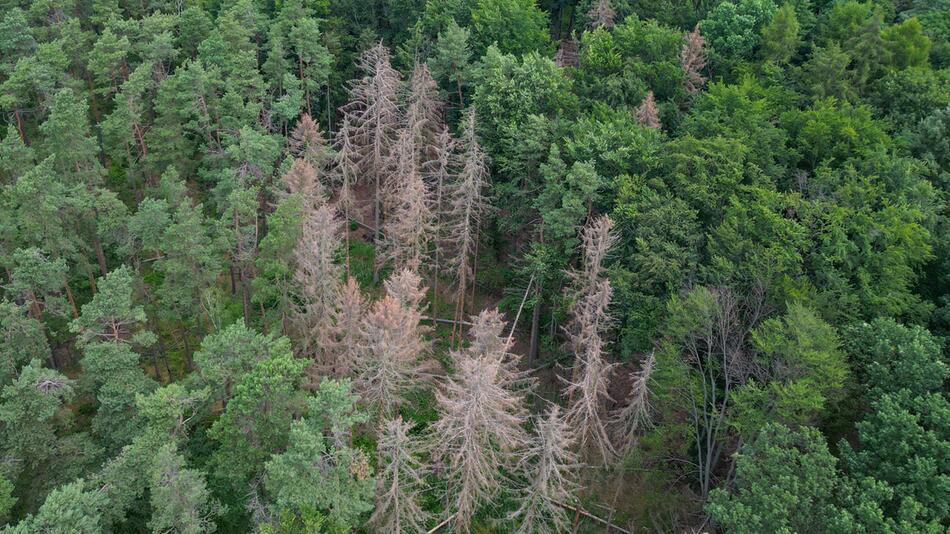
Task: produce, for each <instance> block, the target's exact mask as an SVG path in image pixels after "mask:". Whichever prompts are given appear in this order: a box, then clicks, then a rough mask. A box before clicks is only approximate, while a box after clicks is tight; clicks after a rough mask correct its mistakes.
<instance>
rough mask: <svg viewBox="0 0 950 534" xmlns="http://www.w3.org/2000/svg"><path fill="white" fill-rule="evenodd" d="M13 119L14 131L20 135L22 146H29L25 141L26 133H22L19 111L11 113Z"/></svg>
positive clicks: (21, 119)
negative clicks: (14, 122)
mask: <svg viewBox="0 0 950 534" xmlns="http://www.w3.org/2000/svg"><path fill="white" fill-rule="evenodd" d="M13 117H14V118H15V119H16V129H17V132H19V133H20V139H21V140H22V141H23V144H24V145H27V146H29V143H27V141H26V133H25V132H24V131H23V117H21V116H20V110H18V109H17V110H14V111H13Z"/></svg>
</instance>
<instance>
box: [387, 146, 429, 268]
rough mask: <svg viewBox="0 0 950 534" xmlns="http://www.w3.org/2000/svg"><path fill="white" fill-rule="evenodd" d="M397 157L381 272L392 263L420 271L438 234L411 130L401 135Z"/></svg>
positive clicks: (397, 147)
mask: <svg viewBox="0 0 950 534" xmlns="http://www.w3.org/2000/svg"><path fill="white" fill-rule="evenodd" d="M394 153H395V155H396V158H397V160H398V161H397V163H396V172H395V174H394V179H393V180H392V183H391V184H390V188H391V193H390V194H389V195H388V198H389V199H391V200H390V202H388V203H387V204H391V207H390V208H391V211H388V213H389V215H388V216H387V218H386V223H385V225H384V232H383V241H382V243H381V247H380V252H379V254H378V255H377V268H378V266H379V265H381V264H383V263H387V262H392V265H393V268H394V269H396V270H402V269H409V270H412V271H418V270H419V269H420V268H421V267H422V266H423V263H424V262H425V261H426V260H427V259H428V257H429V244H430V242H431V241H432V238H433V235H434V233H435V225H434V223H433V220H434V215H433V212H432V203H433V200H432V194H431V191H430V190H429V187H428V186H427V185H426V183H425V181H424V180H423V179H422V174H421V172H420V169H419V166H418V165H417V164H416V157H415V142H414V141H413V136H412V132H410V131H409V130H408V129H404V130H402V131H401V132H400V134H399V140H398V141H397V142H396V147H395V150H394Z"/></svg>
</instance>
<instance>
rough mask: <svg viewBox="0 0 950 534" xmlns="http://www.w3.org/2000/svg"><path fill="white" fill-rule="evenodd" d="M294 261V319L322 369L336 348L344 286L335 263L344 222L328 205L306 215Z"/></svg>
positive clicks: (306, 349)
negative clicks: (338, 305) (336, 323)
mask: <svg viewBox="0 0 950 534" xmlns="http://www.w3.org/2000/svg"><path fill="white" fill-rule="evenodd" d="M305 217H306V218H305V220H304V224H303V232H302V233H301V236H300V241H299V242H298V243H297V248H296V249H295V251H294V260H295V263H296V265H297V270H296V272H295V273H294V282H295V284H296V286H297V301H298V303H297V305H296V306H295V308H294V310H293V319H294V323H295V324H296V330H297V333H298V336H299V339H300V340H301V343H300V345H299V346H300V350H301V352H302V353H303V354H304V355H307V356H309V357H311V358H314V359H315V361H316V363H317V364H318V365H321V366H326V365H327V364H328V362H327V357H328V355H329V354H328V351H329V350H330V349H331V347H332V345H333V339H332V332H333V328H332V326H333V323H332V313H333V308H334V306H335V305H336V300H337V293H338V291H339V287H340V276H341V271H342V270H341V268H340V266H339V265H338V264H337V263H336V262H335V261H334V260H335V258H336V254H337V251H338V250H339V248H340V245H341V239H340V233H341V223H340V221H339V219H338V218H337V214H336V210H334V209H333V208H332V207H331V206H329V205H328V204H326V203H323V204H322V205H320V206H318V207H317V208H316V209H314V210H310V211H308V212H306V213H305Z"/></svg>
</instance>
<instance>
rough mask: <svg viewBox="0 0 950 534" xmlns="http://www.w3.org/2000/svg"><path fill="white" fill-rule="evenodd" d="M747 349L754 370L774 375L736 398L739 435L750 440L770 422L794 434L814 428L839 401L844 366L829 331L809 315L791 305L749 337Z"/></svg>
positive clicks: (750, 385)
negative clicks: (752, 351) (752, 350)
mask: <svg viewBox="0 0 950 534" xmlns="http://www.w3.org/2000/svg"><path fill="white" fill-rule="evenodd" d="M752 344H753V346H754V347H755V349H756V350H757V352H758V355H757V356H756V359H757V364H758V365H761V366H762V367H763V368H765V369H771V370H773V371H772V373H773V374H772V376H770V377H769V380H767V381H762V382H761V383H760V382H758V381H753V382H750V383H748V384H746V385H744V386H742V388H741V389H740V390H739V391H737V392H736V394H735V403H736V409H737V416H736V422H735V423H734V426H735V427H736V428H737V429H738V430H739V431H740V432H743V433H744V434H746V435H749V436H754V435H755V433H756V432H757V431H758V430H759V429H760V428H764V426H765V425H766V423H767V422H770V421H772V422H777V423H780V424H785V425H789V426H791V427H793V428H794V427H797V426H799V425H805V424H809V423H814V422H817V420H818V419H819V418H820V417H821V416H822V415H824V414H825V412H826V410H827V408H828V406H829V405H830V404H832V403H833V402H834V401H835V400H837V399H839V398H840V396H841V393H842V392H843V388H844V384H845V379H846V378H847V376H848V365H847V362H846V361H845V357H844V353H843V352H841V351H840V350H839V348H838V345H839V342H838V336H837V334H836V332H835V330H834V328H832V327H831V326H830V325H829V324H827V323H825V322H824V321H822V320H821V318H819V317H818V316H817V315H816V314H815V312H814V311H812V310H810V309H808V308H806V307H804V306H802V305H800V304H792V305H790V306H789V308H788V312H787V313H786V314H785V316H783V317H781V318H772V319H768V320H767V321H765V322H763V323H762V324H761V325H760V326H759V327H758V328H756V329H755V330H754V331H753V332H752Z"/></svg>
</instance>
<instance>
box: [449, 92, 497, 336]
mask: <svg viewBox="0 0 950 534" xmlns="http://www.w3.org/2000/svg"><path fill="white" fill-rule="evenodd" d="M475 122H476V119H475V110H474V109H473V110H470V111H469V112H468V113H467V115H466V116H465V119H464V125H465V126H464V130H463V135H462V139H461V140H460V142H459V144H460V145H461V146H460V149H461V160H462V161H461V164H462V169H461V171H460V172H459V175H458V178H457V180H456V182H455V183H454V184H453V185H452V187H451V190H450V191H449V194H450V198H451V200H450V201H449V202H450V206H449V210H450V211H449V213H448V214H447V217H446V218H447V219H448V220H447V224H448V230H447V232H446V239H447V240H448V242H450V243H452V245H453V249H452V257H451V258H450V260H449V267H450V268H451V269H452V272H453V276H454V279H455V284H456V286H455V287H456V289H455V298H456V304H455V316H454V319H455V320H456V321H461V320H462V317H463V315H464V312H465V295H466V289H467V288H468V286H469V284H474V283H475V269H474V263H475V254H476V248H477V245H478V230H479V224H480V223H481V218H482V215H483V214H484V212H485V211H486V209H487V207H488V203H487V201H486V199H485V196H484V193H483V191H484V190H485V188H486V187H487V186H488V181H489V174H488V161H487V159H488V158H487V156H486V155H485V153H484V152H483V151H482V148H481V145H480V144H479V142H478V138H477V136H476V134H475Z"/></svg>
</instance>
